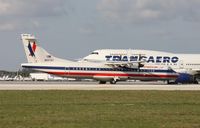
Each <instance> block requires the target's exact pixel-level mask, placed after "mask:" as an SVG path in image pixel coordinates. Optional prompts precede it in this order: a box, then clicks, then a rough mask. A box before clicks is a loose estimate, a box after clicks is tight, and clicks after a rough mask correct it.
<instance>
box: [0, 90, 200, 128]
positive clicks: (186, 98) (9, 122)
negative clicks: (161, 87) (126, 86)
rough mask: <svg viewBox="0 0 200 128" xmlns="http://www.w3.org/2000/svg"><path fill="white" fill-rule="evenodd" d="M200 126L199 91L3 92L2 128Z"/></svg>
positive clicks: (0, 99) (166, 127)
mask: <svg viewBox="0 0 200 128" xmlns="http://www.w3.org/2000/svg"><path fill="white" fill-rule="evenodd" d="M127 127H129V128H199V127H200V92H199V91H0V128H127Z"/></svg>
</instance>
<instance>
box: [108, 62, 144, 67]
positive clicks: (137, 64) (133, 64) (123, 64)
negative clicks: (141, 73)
mask: <svg viewBox="0 0 200 128" xmlns="http://www.w3.org/2000/svg"><path fill="white" fill-rule="evenodd" d="M105 65H108V66H110V67H113V68H124V67H125V68H141V67H144V62H142V61H138V62H107V63H106V64H105Z"/></svg>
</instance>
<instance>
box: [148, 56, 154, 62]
mask: <svg viewBox="0 0 200 128" xmlns="http://www.w3.org/2000/svg"><path fill="white" fill-rule="evenodd" d="M149 62H152V63H154V62H155V61H154V58H153V56H150V57H149V59H148V61H147V63H149Z"/></svg>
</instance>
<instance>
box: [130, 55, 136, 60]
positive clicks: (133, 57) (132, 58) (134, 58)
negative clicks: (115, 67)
mask: <svg viewBox="0 0 200 128" xmlns="http://www.w3.org/2000/svg"><path fill="white" fill-rule="evenodd" d="M137 60H138V56H130V61H137Z"/></svg>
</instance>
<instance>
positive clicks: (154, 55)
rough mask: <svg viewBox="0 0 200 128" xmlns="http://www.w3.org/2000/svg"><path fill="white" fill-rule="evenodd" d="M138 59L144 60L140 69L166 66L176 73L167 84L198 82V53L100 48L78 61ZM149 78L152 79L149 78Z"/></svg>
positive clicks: (125, 61)
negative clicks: (173, 78)
mask: <svg viewBox="0 0 200 128" xmlns="http://www.w3.org/2000/svg"><path fill="white" fill-rule="evenodd" d="M140 60H143V61H144V62H145V65H144V66H143V67H142V69H149V70H150V69H153V70H155V69H157V68H159V69H160V68H164V67H168V68H171V69H172V70H173V71H175V72H176V73H178V77H177V78H176V79H175V81H174V80H168V81H167V82H168V83H169V84H178V83H182V84H184V83H192V84H198V78H200V54H175V53H169V52H162V51H153V50H133V49H100V50H95V51H93V52H92V53H91V54H89V55H88V56H86V57H84V58H83V59H82V60H80V62H105V63H109V62H112V63H118V62H124V63H127V62H128V63H135V62H138V61H140ZM135 64H137V63H135ZM150 80H154V79H151V78H150Z"/></svg>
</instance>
